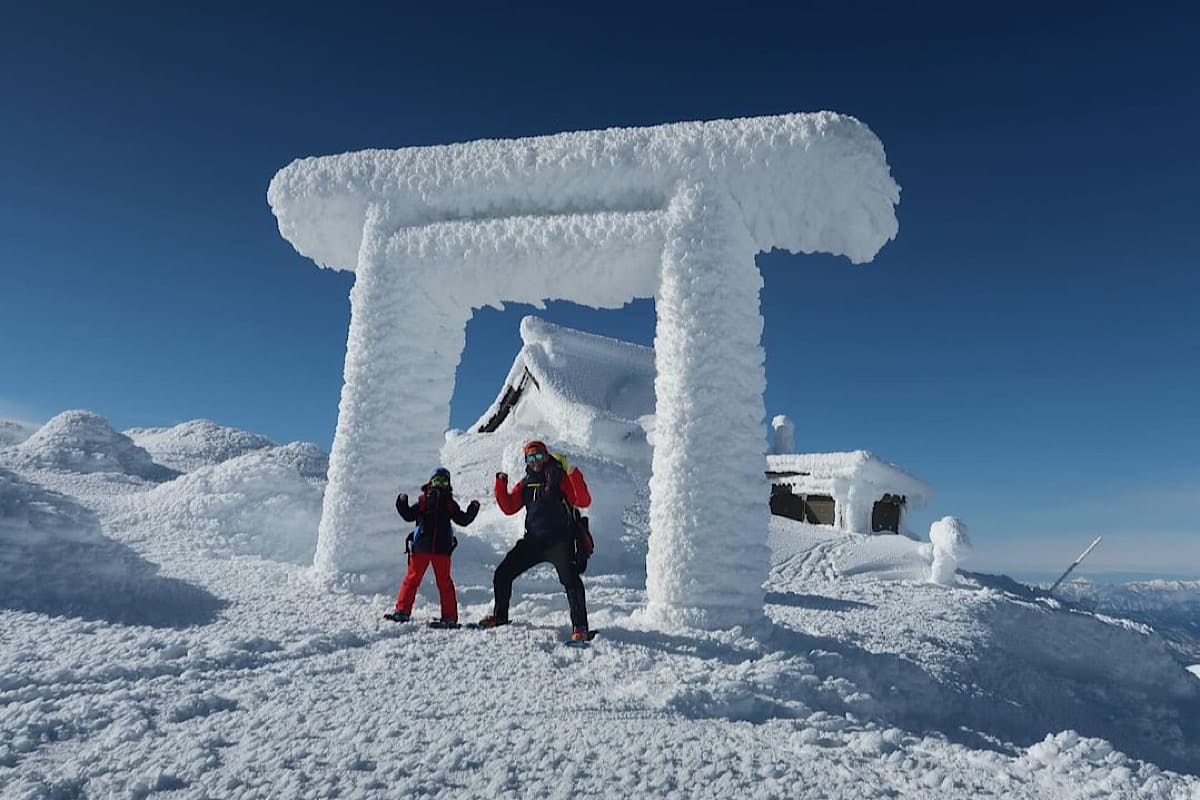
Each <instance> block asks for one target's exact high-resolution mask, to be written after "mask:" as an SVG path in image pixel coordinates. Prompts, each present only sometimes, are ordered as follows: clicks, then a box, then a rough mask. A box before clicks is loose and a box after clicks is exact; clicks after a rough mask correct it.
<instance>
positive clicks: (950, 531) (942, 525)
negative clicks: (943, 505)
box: [929, 517, 971, 586]
mask: <svg viewBox="0 0 1200 800" xmlns="http://www.w3.org/2000/svg"><path fill="white" fill-rule="evenodd" d="M929 543H930V544H931V545H933V547H932V551H933V552H932V556H933V565H932V566H931V567H930V570H929V580H930V581H932V582H933V583H940V584H943V585H946V586H952V585H953V584H954V573H955V572H956V571H957V570H958V565H959V563H960V562H962V561H963V560H964V559H965V558H966V557H967V553H969V552H970V550H971V540H970V538H969V537H968V536H967V526H966V524H965V523H964V522H963V521H962V520H960V519H959V518H958V517H942V518H941V519H939V520H937V521H935V522H934V523H933V524H932V525H930V526H929Z"/></svg>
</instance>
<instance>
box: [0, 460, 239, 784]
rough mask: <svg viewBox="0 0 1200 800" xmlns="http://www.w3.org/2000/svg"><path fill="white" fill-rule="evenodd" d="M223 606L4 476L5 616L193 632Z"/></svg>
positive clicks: (64, 503) (0, 532)
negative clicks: (162, 574) (24, 614)
mask: <svg viewBox="0 0 1200 800" xmlns="http://www.w3.org/2000/svg"><path fill="white" fill-rule="evenodd" d="M216 605H217V602H216V600H215V598H213V597H212V596H211V595H210V594H208V593H207V592H205V591H203V590H199V589H196V588H195V587H192V586H189V585H188V584H185V583H183V582H182V581H178V580H172V579H167V578H163V577H160V576H159V575H158V567H157V566H156V565H154V564H152V563H150V562H148V561H146V560H145V559H144V558H143V557H142V556H141V555H140V554H139V553H138V552H137V551H136V550H134V549H132V548H130V547H128V546H126V545H125V544H122V543H120V542H118V541H115V540H113V539H110V538H109V537H107V536H105V535H104V532H103V531H102V529H101V524H100V519H99V517H98V516H97V515H96V513H95V512H93V511H92V510H90V509H87V508H85V507H84V506H82V505H80V503H79V502H78V501H76V500H75V499H73V498H71V497H67V496H65V495H62V494H59V493H57V492H53V491H50V490H48V489H46V488H44V487H43V486H40V485H38V484H35V483H31V482H29V481H26V480H24V479H23V478H22V477H20V476H19V475H17V474H15V473H12V472H9V471H8V470H5V469H0V615H3V613H4V612H5V611H26V612H37V613H39V614H48V615H52V616H55V615H64V614H65V615H71V616H78V617H82V618H84V619H97V618H99V619H109V620H114V621H119V622H125V623H131V624H140V625H153V626H158V625H173V624H184V625H186V624H189V623H197V622H204V621H208V620H209V619H211V614H212V613H213V612H214V610H215V608H216ZM5 628H7V626H5ZM0 649H3V648H0ZM0 688H3V678H0ZM0 704H2V703H0ZM3 738H8V737H7V736H5V737H3ZM3 763H4V758H3V749H2V746H0V765H3ZM3 783H4V780H3V777H2V774H0V785H2V784H3Z"/></svg>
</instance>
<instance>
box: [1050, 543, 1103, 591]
mask: <svg viewBox="0 0 1200 800" xmlns="http://www.w3.org/2000/svg"><path fill="white" fill-rule="evenodd" d="M1103 538H1104V537H1103V536H1097V537H1096V541H1094V542H1092V543H1091V544H1089V545H1088V549H1087V550H1084V551H1083V552H1082V553H1080V554H1079V558H1077V559H1075V560H1074V561H1072V562H1071V566H1069V567H1067V571H1066V572H1064V573H1063V574H1062V575H1060V576H1059V577H1058V580H1056V581H1055V582H1054V585H1053V586H1051V587H1050V592H1049V594H1054V590H1055V589H1057V588H1058V585H1059V584H1060V583H1062V582H1063V581H1065V580H1066V579H1067V576H1068V575H1070V574H1071V571H1072V570H1073V569H1075V568H1076V567H1078V566H1079V563H1080V562H1081V561H1083V560H1084V559H1085V558H1087V555H1088V553H1090V552H1092V550H1093V549H1094V548H1095V547H1096V545H1098V544H1100V540H1101V539H1103Z"/></svg>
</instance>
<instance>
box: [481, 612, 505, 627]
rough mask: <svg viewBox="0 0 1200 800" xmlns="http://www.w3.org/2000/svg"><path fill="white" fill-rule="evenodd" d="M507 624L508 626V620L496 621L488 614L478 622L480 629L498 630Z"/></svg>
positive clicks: (493, 616)
mask: <svg viewBox="0 0 1200 800" xmlns="http://www.w3.org/2000/svg"><path fill="white" fill-rule="evenodd" d="M507 624H508V620H506V619H496V617H495V615H493V614H488V615H487V616H486V617H484V618H483V619H481V620H479V627H480V628H498V627H499V626H501V625H507Z"/></svg>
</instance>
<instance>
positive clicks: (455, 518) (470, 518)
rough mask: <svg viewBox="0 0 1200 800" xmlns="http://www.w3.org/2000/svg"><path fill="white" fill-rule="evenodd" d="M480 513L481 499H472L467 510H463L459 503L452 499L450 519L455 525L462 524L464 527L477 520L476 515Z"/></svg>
mask: <svg viewBox="0 0 1200 800" xmlns="http://www.w3.org/2000/svg"><path fill="white" fill-rule="evenodd" d="M478 514H479V501H478V500H472V501H471V502H469V503H467V510H466V511H463V510H462V509H461V508H460V507H459V505H458V503H456V502H455V501H453V500H451V501H450V520H451V521H452V522H453V523H454V524H455V525H461V526H463V527H464V528H465V527H466V526H468V525H470V524H471V523H472V522H474V521H475V517H476V516H478Z"/></svg>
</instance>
